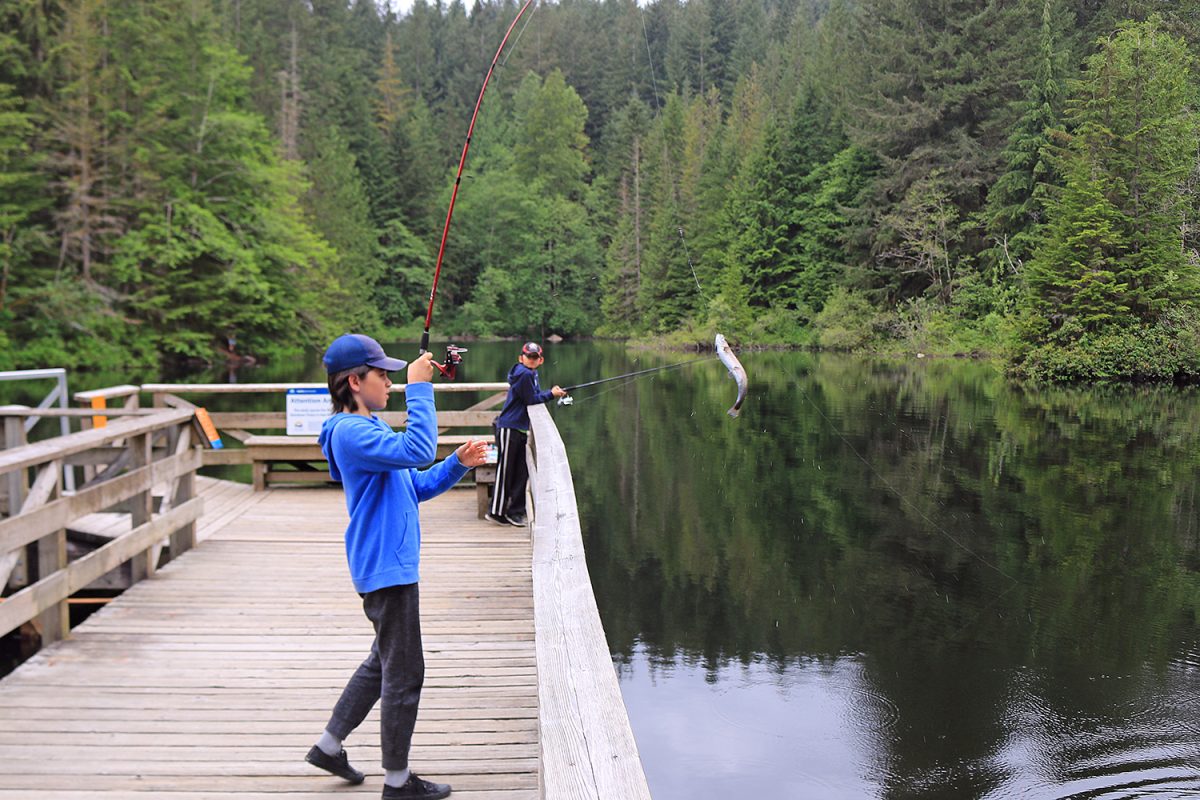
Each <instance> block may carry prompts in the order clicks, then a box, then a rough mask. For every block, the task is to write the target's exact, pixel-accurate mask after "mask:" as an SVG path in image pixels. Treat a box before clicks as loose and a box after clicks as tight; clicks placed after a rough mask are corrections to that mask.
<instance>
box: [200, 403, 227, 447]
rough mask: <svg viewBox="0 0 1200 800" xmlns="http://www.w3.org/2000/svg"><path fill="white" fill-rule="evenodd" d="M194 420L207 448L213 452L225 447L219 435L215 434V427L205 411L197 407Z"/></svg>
mask: <svg viewBox="0 0 1200 800" xmlns="http://www.w3.org/2000/svg"><path fill="white" fill-rule="evenodd" d="M195 419H196V424H197V425H199V426H200V432H201V433H202V434H203V435H204V439H205V441H207V442H208V445H209V447H211V448H212V449H213V450H220V449H221V448H223V447H225V443H224V442H222V441H221V434H219V433H217V426H216V425H213V421H212V417H210V416H208V412H207V411H205V410H204V409H203V408H200V407H199V406H197V407H196V417H195Z"/></svg>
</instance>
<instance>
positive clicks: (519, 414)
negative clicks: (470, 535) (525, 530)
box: [484, 342, 567, 527]
mask: <svg viewBox="0 0 1200 800" xmlns="http://www.w3.org/2000/svg"><path fill="white" fill-rule="evenodd" d="M545 360H546V355H545V353H543V352H542V346H541V345H539V344H538V343H537V342H526V343H525V346H524V347H522V348H521V357H520V358H519V359H518V360H517V363H516V364H513V367H512V369H510V370H509V371H508V397H507V398H505V400H504V408H502V409H500V416H499V417H497V418H496V449H497V451H498V452H497V459H498V460H497V462H496V485H495V488H494V489H493V494H492V507H491V509H490V510H489V511H488V513H486V514H484V516H485V517H487V518H488V519H490V520H491V521H492V522H495V523H497V524H499V525H516V526H517V527H524V526H525V525H527V524H529V520H528V518H527V517H526V514H525V486H526V484H528V483H529V466H528V465H527V464H526V463H525V443H526V442H527V441H528V440H529V411H528V408H529V406H532V405H537V404H538V403H544V402H546V401H547V400H549V399H550V398H551V397H565V396H566V394H567V393H566V392H565V391H564V390H562V389H561V388H559V387H558V386H554V387H551V388H550V389H548V390H545V391H543V390H542V387H541V386H539V385H538V374H537V368H538V367H540V366H541V365H542V362H543V361H545Z"/></svg>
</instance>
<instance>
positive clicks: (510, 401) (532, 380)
mask: <svg viewBox="0 0 1200 800" xmlns="http://www.w3.org/2000/svg"><path fill="white" fill-rule="evenodd" d="M551 397H554V392H552V391H550V390H549V389H547V390H546V391H542V387H541V386H539V385H538V374H537V370H536V369H530V368H529V367H527V366H525V365H524V364H522V363H521V362H519V361H518V362H517V363H516V364H513V368H512V369H510V370H509V371H508V397H507V398H505V400H504V408H502V409H500V416H499V417H498V418H497V420H496V427H497V428H516V429H517V430H521V431H527V430H529V412H528V411H526V409H527V408H528V407H529V406H535V405H537V404H539V403H544V402H546V401H547V400H549V399H550V398H551Z"/></svg>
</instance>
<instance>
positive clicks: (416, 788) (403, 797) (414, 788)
mask: <svg viewBox="0 0 1200 800" xmlns="http://www.w3.org/2000/svg"><path fill="white" fill-rule="evenodd" d="M449 796H450V784H448V783H434V782H432V781H423V780H421V779H420V778H418V777H417V774H416V773H415V772H410V773H409V774H408V780H407V781H405V782H404V785H403V786H386V785H385V786H384V787H383V800H408V798H421V800H440V798H443V797H449Z"/></svg>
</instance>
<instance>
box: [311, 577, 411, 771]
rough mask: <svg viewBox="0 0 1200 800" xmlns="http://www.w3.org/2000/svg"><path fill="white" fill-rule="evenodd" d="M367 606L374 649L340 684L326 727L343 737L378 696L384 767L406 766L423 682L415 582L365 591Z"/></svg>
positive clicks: (367, 711)
mask: <svg viewBox="0 0 1200 800" xmlns="http://www.w3.org/2000/svg"><path fill="white" fill-rule="evenodd" d="M363 611H365V612H366V614H367V619H369V620H371V624H372V625H374V626H375V641H374V642H373V643H372V644H371V654H370V655H369V656H367V660H366V661H364V662H363V663H362V664H361V665H359V667H358V669H357V670H355V672H354V675H352V676H351V677H350V682H349V683H347V684H346V688H345V689H343V690H342V696H341V697H340V698H339V699H338V701H337V705H335V706H334V707H333V716H332V717H331V718H330V720H329V724H328V725H327V726H326V730H328V731H329V732H330V733H332V734H333V735H334V736H336V737H338V738H339V739H345V738H346V737H348V736H349V735H350V732H351V731H353V730H354V729H355V728H357V727H358V726H359V724H360V723H362V721H363V720H364V719H366V717H367V714H369V713H370V711H371V709H372V708H373V707H374V706H375V703H376V702H379V703H380V708H379V711H380V726H381V730H380V738H381V739H382V741H381V745H382V748H383V768H384V769H394V770H403V769H408V750H409V747H410V745H411V744H412V735H413V728H414V727H416V724H417V706H418V705H419V704H420V702H421V686H422V685H423V684H424V683H425V653H424V652H423V651H422V649H421V609H420V601H419V595H418V592H417V584H415V583H410V584H407V585H404V586H388V587H386V588H383V589H377V590H375V591H373V592H368V593H367V594H364V595H363Z"/></svg>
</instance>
